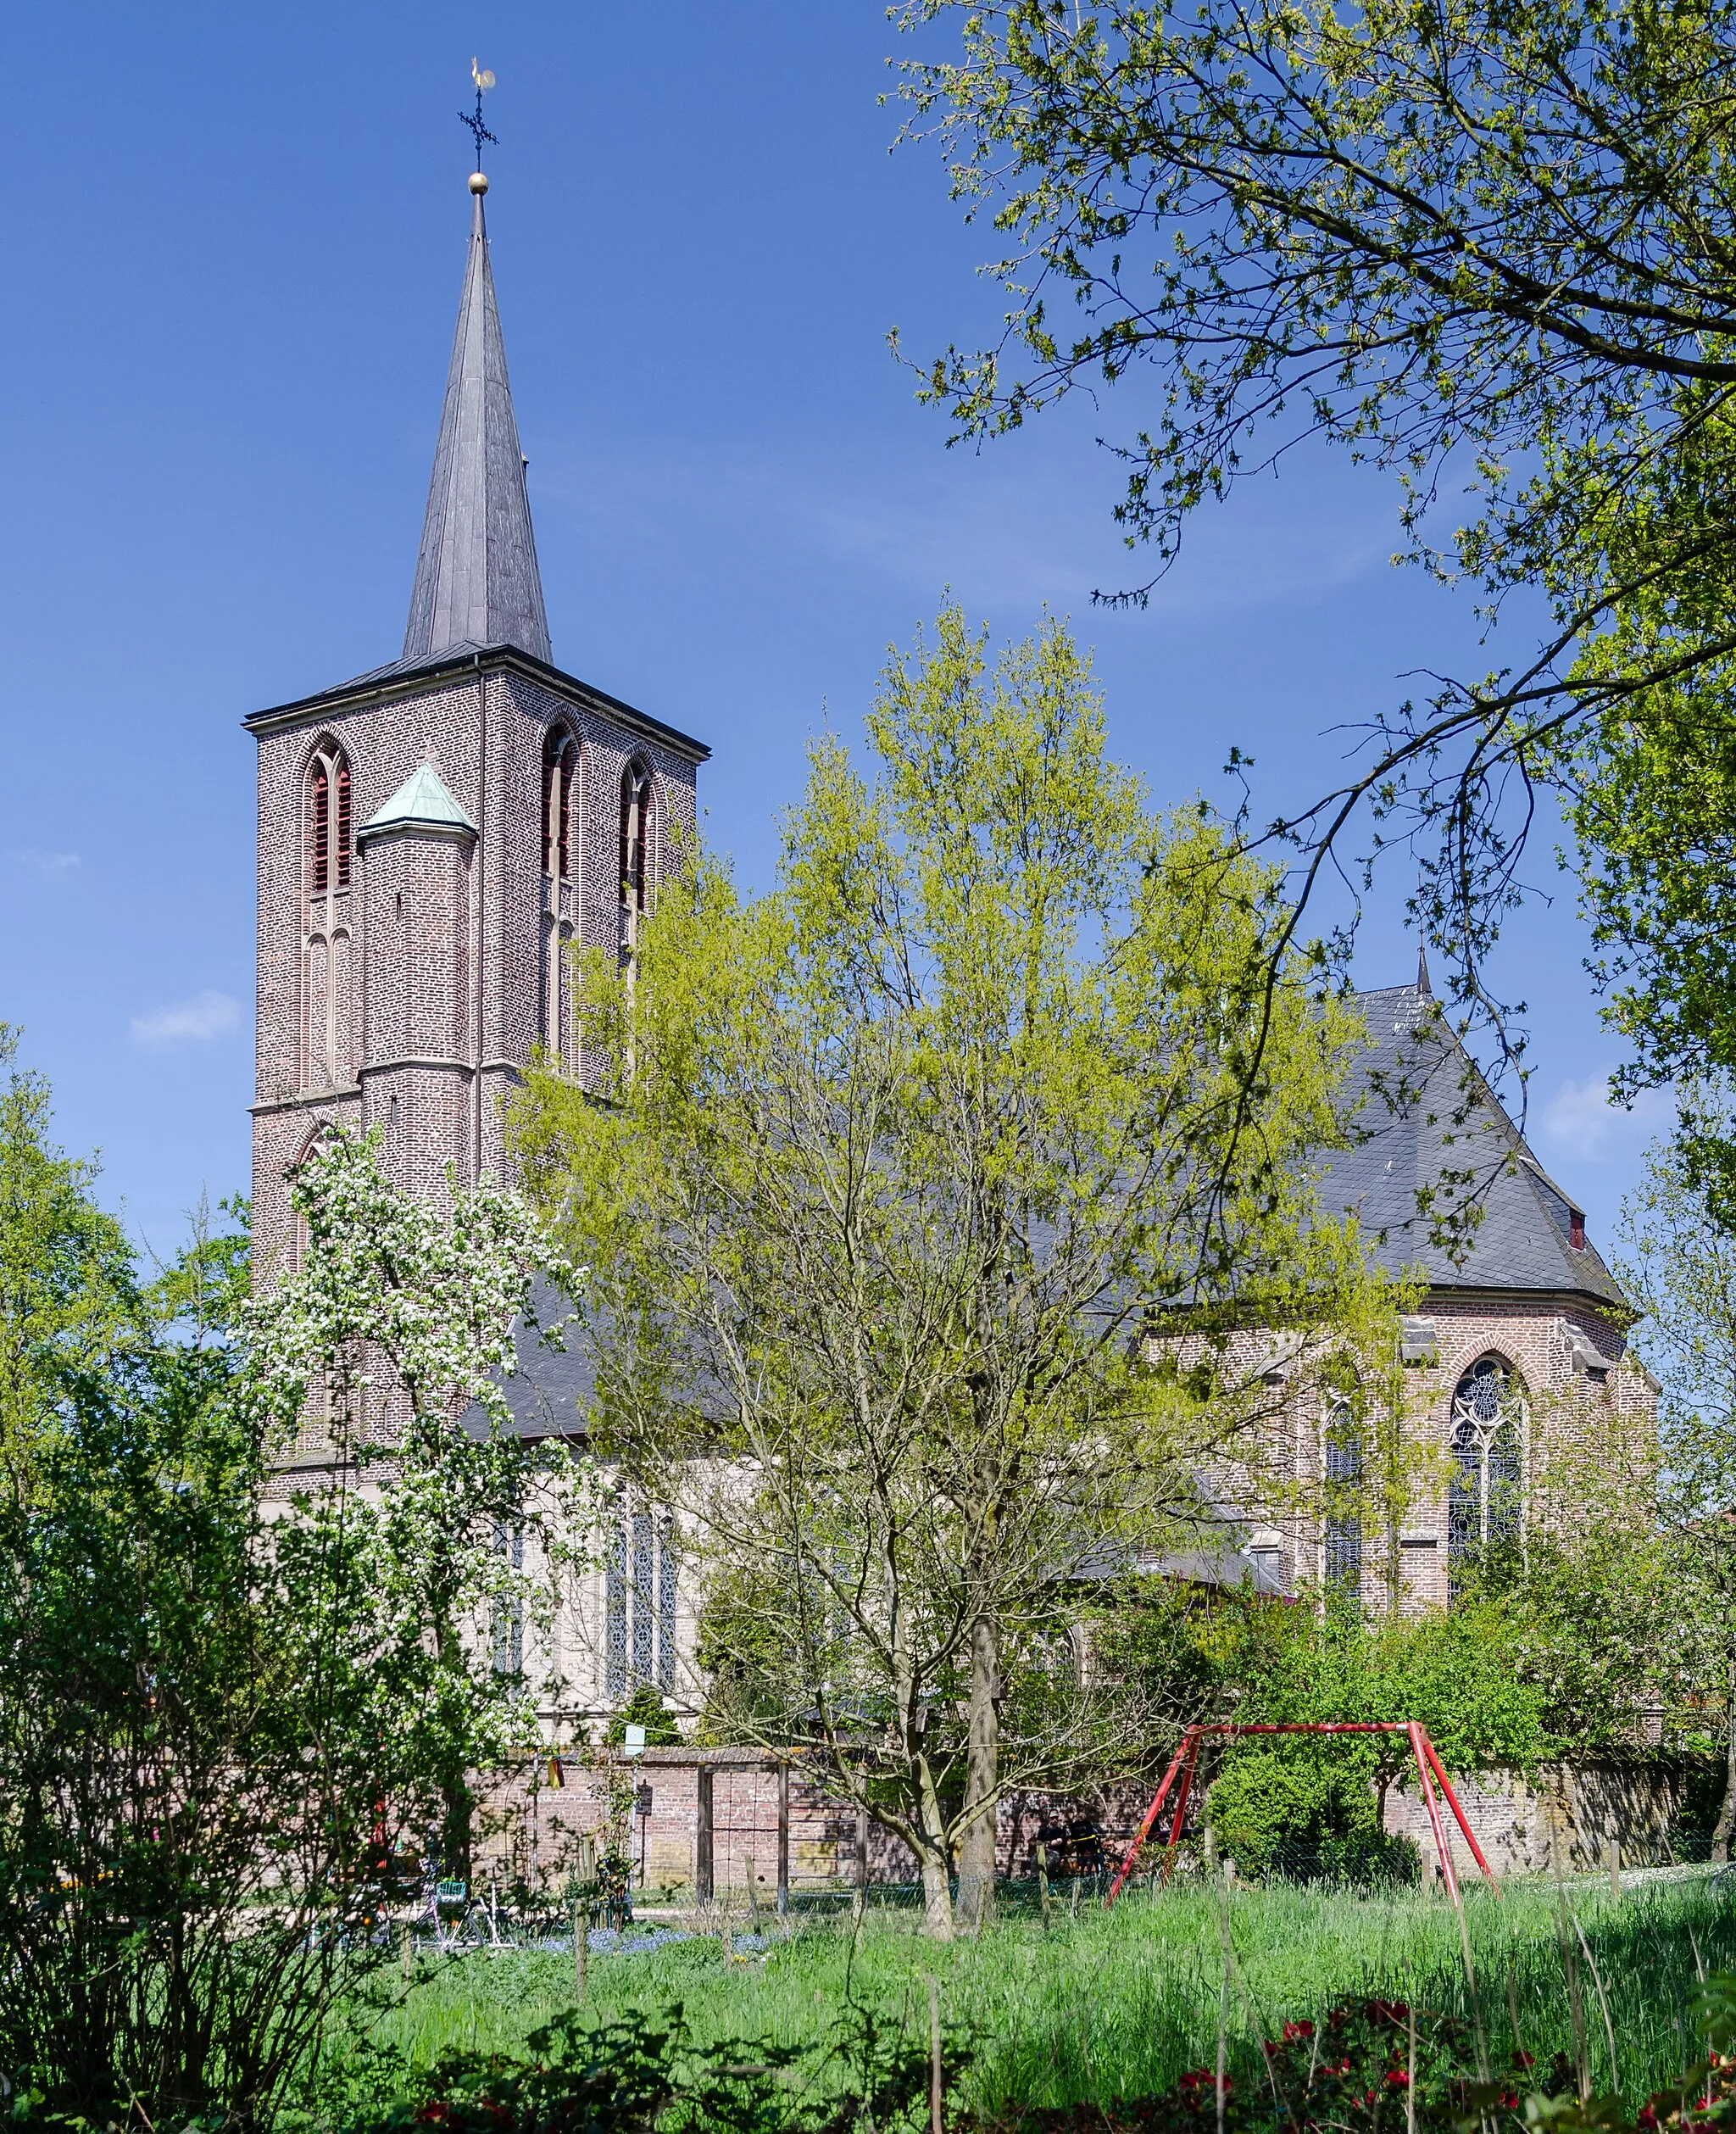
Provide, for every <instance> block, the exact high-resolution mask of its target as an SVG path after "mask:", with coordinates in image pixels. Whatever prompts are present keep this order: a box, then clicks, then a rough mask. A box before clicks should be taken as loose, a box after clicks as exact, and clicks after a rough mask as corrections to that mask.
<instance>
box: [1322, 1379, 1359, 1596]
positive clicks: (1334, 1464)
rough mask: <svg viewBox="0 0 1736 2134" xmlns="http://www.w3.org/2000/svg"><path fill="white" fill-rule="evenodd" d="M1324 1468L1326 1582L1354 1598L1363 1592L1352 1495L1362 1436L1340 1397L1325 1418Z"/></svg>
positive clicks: (1356, 1512) (1352, 1410)
mask: <svg viewBox="0 0 1736 2134" xmlns="http://www.w3.org/2000/svg"><path fill="white" fill-rule="evenodd" d="M1324 1466H1325V1470H1326V1481H1327V1520H1326V1535H1325V1541H1326V1547H1325V1563H1324V1565H1323V1568H1324V1570H1325V1574H1326V1582H1327V1585H1335V1586H1338V1588H1339V1589H1340V1590H1341V1591H1344V1592H1345V1593H1347V1594H1349V1595H1350V1596H1353V1597H1354V1596H1356V1595H1357V1594H1360V1591H1361V1590H1362V1515H1361V1513H1360V1511H1359V1510H1358V1509H1357V1508H1356V1505H1355V1499H1354V1496H1353V1492H1354V1491H1355V1486H1356V1485H1357V1484H1358V1483H1359V1482H1360V1481H1361V1479H1362V1433H1361V1432H1360V1429H1358V1428H1357V1425H1356V1412H1355V1407H1353V1405H1352V1403H1351V1402H1350V1401H1349V1400H1348V1399H1346V1398H1344V1396H1339V1397H1338V1399H1337V1400H1335V1401H1333V1404H1332V1407H1331V1408H1330V1410H1329V1411H1328V1412H1327V1419H1326V1457H1325V1462H1324Z"/></svg>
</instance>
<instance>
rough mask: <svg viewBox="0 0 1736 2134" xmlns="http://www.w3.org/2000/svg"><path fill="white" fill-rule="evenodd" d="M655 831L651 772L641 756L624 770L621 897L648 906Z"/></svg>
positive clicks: (633, 906)
mask: <svg viewBox="0 0 1736 2134" xmlns="http://www.w3.org/2000/svg"><path fill="white" fill-rule="evenodd" d="M650 831H651V773H650V772H649V770H648V769H647V767H646V766H645V765H644V764H643V763H641V762H639V761H637V758H635V760H634V761H632V762H631V763H629V764H628V766H627V767H626V770H625V771H623V772H621V774H620V900H621V904H622V906H623V908H624V909H625V910H626V911H632V912H639V911H643V910H644V909H645V892H646V888H647V879H646V878H647V872H648V858H649V844H650Z"/></svg>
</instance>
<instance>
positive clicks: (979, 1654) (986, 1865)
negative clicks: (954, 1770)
mask: <svg viewBox="0 0 1736 2134" xmlns="http://www.w3.org/2000/svg"><path fill="white" fill-rule="evenodd" d="M999 1678H1000V1640H999V1636H998V1635H997V1633H996V1629H995V1625H994V1624H993V1622H992V1621H991V1620H990V1619H989V1618H988V1616H986V1615H979V1616H978V1617H977V1620H976V1621H975V1622H974V1623H973V1624H971V1707H970V1726H969V1732H968V1734H967V1736H966V1740H965V1814H966V1815H967V1816H969V1815H970V1814H971V1810H972V1809H973V1808H979V1807H981V1806H982V1803H983V1802H992V1801H993V1798H994V1791H995V1785H996V1781H997V1780H998V1779H999V1775H1000V1712H999V1704H998V1702H997V1700H998V1698H999V1693H1000V1679H999ZM994 1826H995V1814H994V1809H993V1807H988V1808H982V1813H981V1814H978V1815H977V1816H976V1818H975V1819H974V1820H972V1821H970V1822H967V1823H966V1825H965V1833H964V1836H963V1838H962V1839H961V1840H960V1846H959V1915H960V1919H962V1920H963V1922H964V1924H965V1925H966V1926H967V1927H968V1928H970V1929H971V1931H972V1932H973V1933H975V1932H980V1931H981V1930H982V1928H983V1927H984V1926H986V1925H988V1922H989V1921H990V1920H991V1919H993V1917H994V1834H995V1830H994Z"/></svg>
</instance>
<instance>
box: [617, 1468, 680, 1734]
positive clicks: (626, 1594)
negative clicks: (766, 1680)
mask: <svg viewBox="0 0 1736 2134" xmlns="http://www.w3.org/2000/svg"><path fill="white" fill-rule="evenodd" d="M610 1524H611V1529H612V1530H611V1531H610V1532H609V1537H608V1553H607V1556H606V1557H605V1559H604V1561H605V1566H606V1573H607V1575H606V1579H605V1584H604V1693H605V1694H606V1695H607V1696H608V1697H610V1698H620V1697H625V1696H626V1695H627V1694H628V1692H629V1691H632V1690H633V1689H637V1688H638V1687H640V1686H641V1685H643V1684H646V1683H654V1684H655V1685H656V1686H657V1687H658V1688H659V1689H663V1690H672V1689H673V1688H674V1687H675V1682H676V1658H677V1643H676V1637H677V1634H676V1603H677V1587H678V1581H679V1578H680V1566H679V1561H678V1559H677V1557H676V1537H675V1528H674V1524H673V1523H672V1522H671V1521H670V1518H668V1517H667V1516H666V1515H660V1514H659V1513H656V1512H654V1510H653V1509H652V1508H651V1507H649V1506H648V1505H646V1504H644V1503H643V1502H629V1501H628V1500H626V1498H622V1499H620V1501H619V1502H617V1503H616V1505H615V1508H614V1512H613V1514H612V1517H611V1521H610Z"/></svg>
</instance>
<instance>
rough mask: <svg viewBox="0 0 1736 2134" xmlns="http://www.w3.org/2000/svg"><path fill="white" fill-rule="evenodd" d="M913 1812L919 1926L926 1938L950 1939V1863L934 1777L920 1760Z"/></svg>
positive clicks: (951, 1901) (943, 1940) (951, 1890)
mask: <svg viewBox="0 0 1736 2134" xmlns="http://www.w3.org/2000/svg"><path fill="white" fill-rule="evenodd" d="M916 1786H917V1809H918V1814H919V1818H920V1820H921V1830H920V1832H919V1836H920V1838H921V1843H920V1846H919V1847H918V1853H917V1857H918V1859H919V1861H920V1863H921V1869H922V1914H923V1924H924V1925H925V1927H926V1931H927V1933H928V1936H929V1938H930V1939H931V1940H932V1941H936V1942H949V1941H951V1939H952V1938H953V1887H952V1863H951V1861H950V1860H949V1858H948V1857H947V1847H946V1824H945V1820H944V1819H943V1816H942V1814H941V1812H940V1798H939V1796H938V1794H937V1793H936V1791H935V1790H934V1774H933V1772H932V1769H930V1768H929V1763H928V1758H926V1756H924V1757H922V1758H920V1759H919V1761H918V1763H917V1766H916Z"/></svg>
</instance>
